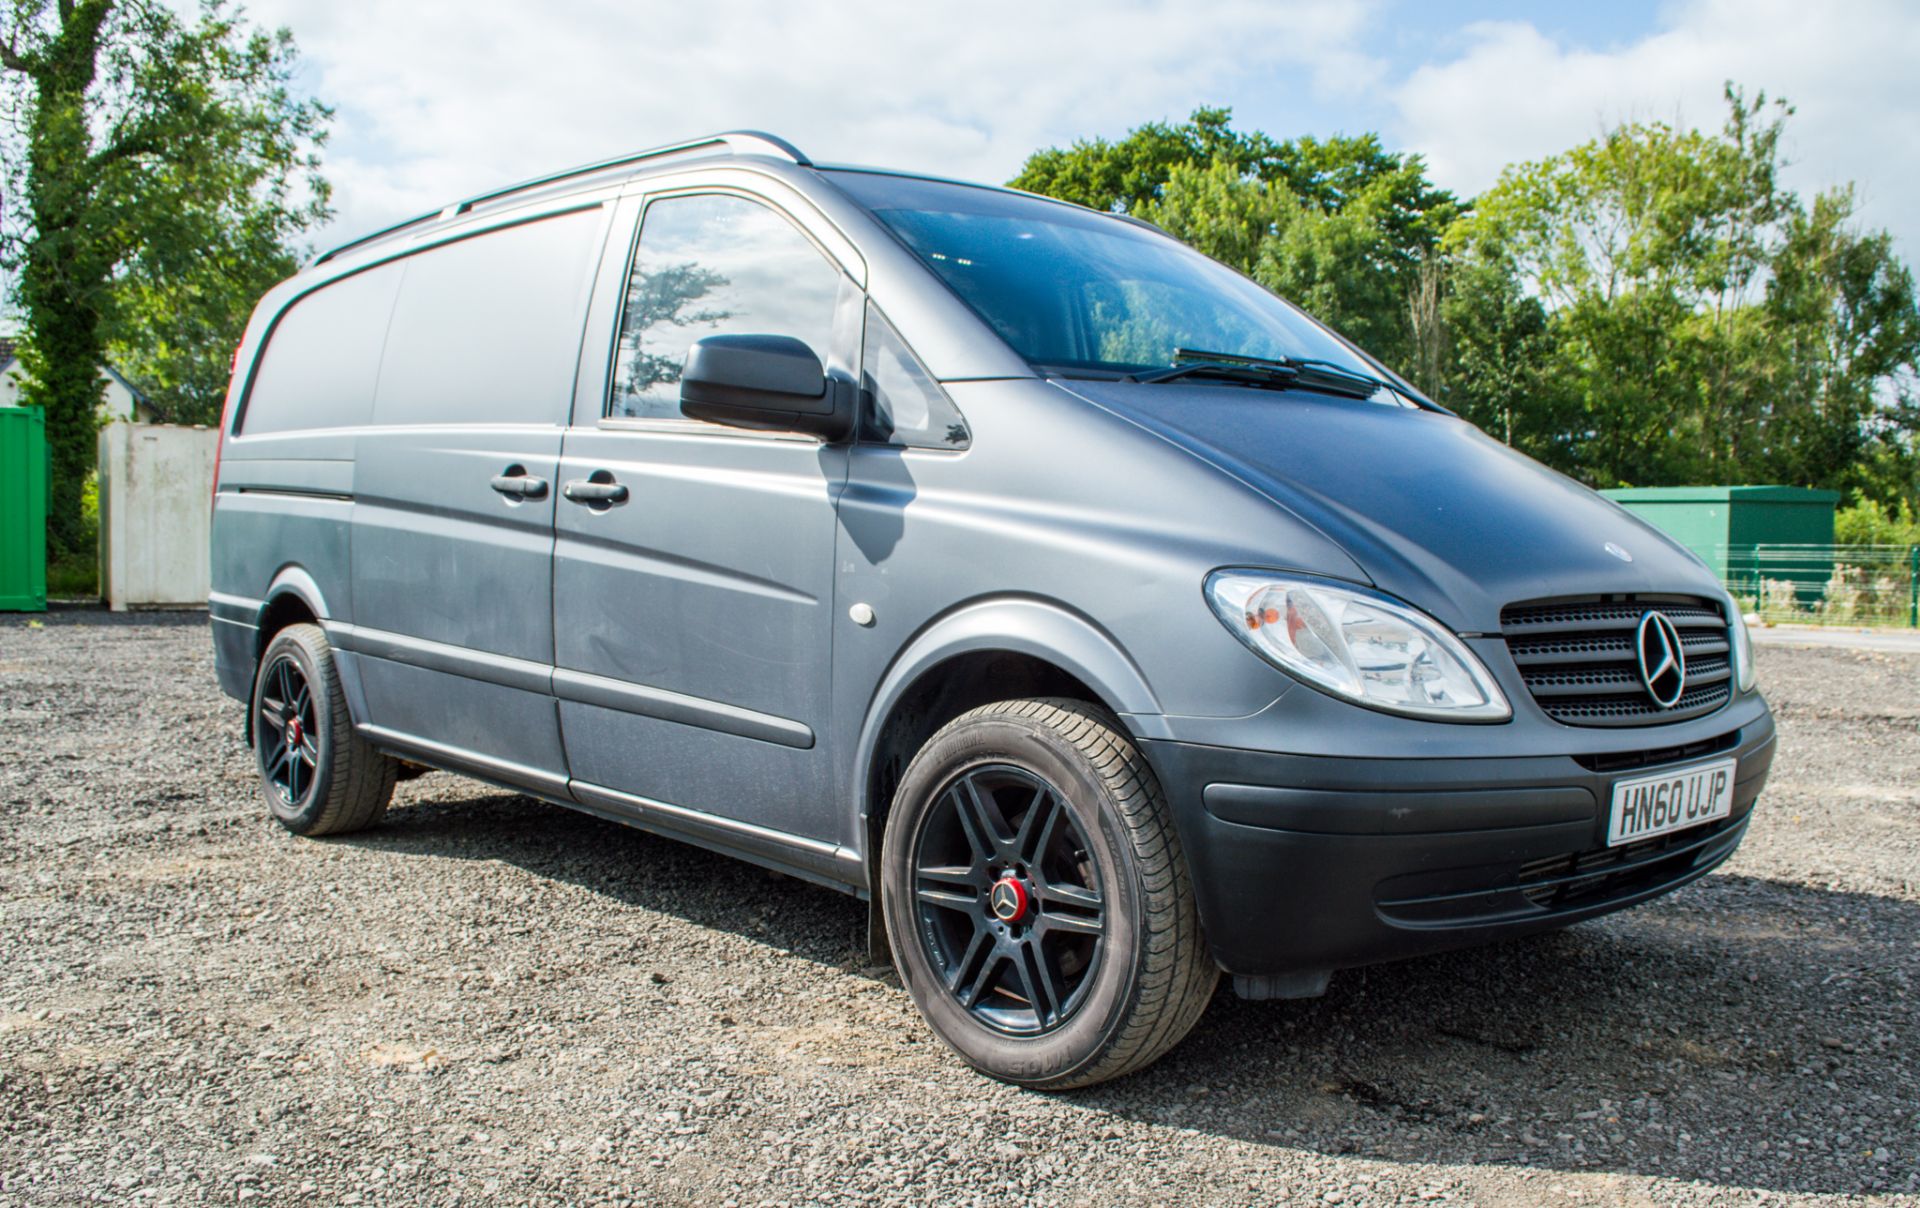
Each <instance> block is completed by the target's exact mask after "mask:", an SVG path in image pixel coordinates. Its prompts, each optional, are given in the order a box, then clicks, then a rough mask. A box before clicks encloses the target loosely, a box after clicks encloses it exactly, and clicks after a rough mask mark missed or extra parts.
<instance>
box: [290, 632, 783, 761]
mask: <svg viewBox="0 0 1920 1208" xmlns="http://www.w3.org/2000/svg"><path fill="white" fill-rule="evenodd" d="M324 624H325V625H326V628H327V638H328V640H329V641H331V642H332V643H333V644H334V645H336V646H338V647H339V648H340V649H342V650H346V651H349V652H351V653H353V654H359V655H365V656H367V657H368V658H377V659H387V660H389V661H391V662H395V663H405V664H407V665H409V666H413V667H424V668H426V669H427V670H429V671H439V672H443V673H445V674H447V675H458V676H461V677H463V678H465V679H473V680H481V681H483V682H485V683H489V684H499V685H501V686H502V687H506V688H518V689H519V690H520V691H522V692H538V693H542V694H546V693H552V694H553V695H554V696H557V697H559V698H560V699H561V700H570V701H575V702H578V703H580V704H583V705H598V706H600V707H601V708H603V709H618V710H619V711H620V712H622V713H635V714H638V715H639V716H641V717H657V718H659V719H660V720H661V721H671V722H678V723H679V724H681V725H684V726H698V727H700V728H701V729H703V730H718V731H719V732H720V733H722V734H737V735H739V736H740V737H742V738H753V739H758V740H759V741H761V742H773V743H779V744H780V745H781V746H783V747H795V748H797V749H799V750H802V751H805V750H810V749H812V747H813V731H812V730H811V729H809V728H808V727H807V726H806V725H804V724H803V723H801V722H797V721H792V720H790V719H788V718H785V717H775V716H774V715H773V714H771V713H760V712H756V711H755V710H752V709H743V708H741V707H740V706H738V705H728V704H723V703H721V702H720V701H714V700H707V699H705V698H704V697H698V696H687V695H685V694H684V693H680V692H669V691H667V690H666V689H665V688H649V687H646V686H645V685H643V684H629V683H626V682H624V681H622V680H616V679H608V678H607V677H606V676H603V675H589V674H587V673H586V672H584V671H556V670H554V669H553V668H552V667H549V666H548V665H547V664H545V663H535V662H531V661H529V660H527V659H515V658H508V657H506V656H505V655H499V654H486V653H484V652H481V651H477V650H468V649H466V648H465V647H462V646H450V645H448V644H446V643H445V642H429V641H426V640H424V639H422V638H410V637H406V636H404V635H401V634H397V633H388V632H386V631H385V630H380V629H368V628H365V627H364V626H359V625H346V624H342V623H341V622H339V621H327V622H324Z"/></svg>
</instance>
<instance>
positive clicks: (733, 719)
mask: <svg viewBox="0 0 1920 1208" xmlns="http://www.w3.org/2000/svg"><path fill="white" fill-rule="evenodd" d="M553 694H554V695H555V696H557V697H559V698H560V699H561V700H570V701H576V702H578V703H580V704H583V705H598V706H600V707H601V708H603V709H618V710H620V711H621V712H622V713H637V714H639V715H640V716H642V717H657V718H659V719H660V720H662V721H673V722H679V723H681V724H682V725H688V726H699V727H701V728H702V729H706V730H718V731H720V732H721V733H722V734H738V735H739V736H740V737H742V738H757V739H759V740H760V741H761V742H776V743H779V744H780V745H781V746H783V747H797V748H799V749H800V750H803V751H804V750H808V749H809V748H811V747H812V746H813V731H812V730H810V729H808V728H807V727H806V726H805V725H803V724H801V723H800V722H797V721H790V720H788V719H787V718H784V717H775V716H774V715H773V714H771V713H757V712H755V711H754V710H752V709H742V708H740V707H739V706H737V705H726V704H721V703H720V702H719V701H711V700H705V699H703V698H701V697H698V696H686V695H683V694H682V693H679V692H668V691H667V690H665V689H664V688H647V687H642V686H641V685H639V684H629V683H625V682H623V681H621V680H615V679H608V678H606V677H605V676H600V675H588V674H587V673H586V672H584V671H564V670H561V671H555V672H554V673H553Z"/></svg>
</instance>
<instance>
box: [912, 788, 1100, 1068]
mask: <svg viewBox="0 0 1920 1208" xmlns="http://www.w3.org/2000/svg"><path fill="white" fill-rule="evenodd" d="M913 868H914V877H915V890H914V895H915V899H916V902H917V914H918V919H919V924H920V926H919V928H918V931H919V934H920V941H921V944H922V945H923V947H924V950H925V953H926V956H927V960H928V962H929V963H930V964H931V965H932V966H933V968H934V969H935V970H936V972H937V973H938V975H939V977H940V979H941V982H942V984H943V985H944V987H945V989H946V991H947V992H948V993H949V994H952V995H953V996H954V997H955V999H956V1000H957V1001H958V1002H959V1004H960V1005H961V1006H962V1007H964V1008H965V1009H966V1010H967V1011H968V1013H970V1014H971V1015H972V1016H973V1017H974V1018H975V1019H977V1020H979V1021H980V1022H981V1023H982V1024H984V1025H986V1026H987V1027H989V1028H992V1029H994V1030H996V1031H999V1032H1004V1033H1007V1034H1009V1035H1014V1036H1032V1035H1037V1034H1039V1033H1043V1032H1047V1031H1050V1030H1052V1029H1053V1028H1056V1027H1058V1026H1060V1025H1061V1024H1062V1023H1064V1022H1066V1020H1067V1019H1069V1018H1070V1017H1071V1016H1072V1015H1073V1013H1074V1012H1075V1011H1076V1010H1078V1009H1079V1007H1080V1005H1081V1003H1082V1002H1083V1001H1084V999H1085V996H1086V990H1087V987H1088V986H1089V985H1091V984H1092V975H1093V973H1094V970H1095V968H1096V966H1097V965H1098V964H1099V961H1100V957H1101V953H1102V947H1103V941H1104V939H1105V937H1106V897H1105V894H1104V893H1103V892H1102V886H1101V883H1100V871H1099V868H1098V866H1097V865H1096V864H1095V863H1094V861H1093V859H1092V853H1091V848H1090V845H1089V844H1088V842H1087V838H1086V836H1085V835H1084V834H1082V833H1081V830H1080V823H1079V822H1078V821H1077V820H1076V819H1075V818H1074V816H1073V813H1072V811H1071V810H1069V809H1068V808H1067V807H1066V805H1065V803H1064V801H1063V800H1062V798H1061V795H1060V792H1059V790H1058V789H1056V788H1054V786H1053V785H1051V784H1048V783H1047V782H1046V781H1045V780H1043V779H1041V778H1040V777H1039V776H1037V775H1035V774H1034V773H1032V772H1030V771H1028V770H1026V769H1024V768H1018V767H1014V766H1012V765H1010V764H1000V763H993V764H986V765H983V766H980V767H976V768H972V769H969V770H967V771H965V772H963V773H961V774H960V775H959V776H957V777H955V778H954V779H953V780H952V781H950V782H949V783H948V784H947V786H946V788H945V789H944V790H942V791H941V792H940V794H939V796H938V800H937V804H936V805H935V806H934V808H933V809H932V810H930V811H928V813H927V816H926V819H925V822H924V824H923V826H922V827H921V830H920V833H919V835H918V837H917V842H916V844H915V851H914V856H913Z"/></svg>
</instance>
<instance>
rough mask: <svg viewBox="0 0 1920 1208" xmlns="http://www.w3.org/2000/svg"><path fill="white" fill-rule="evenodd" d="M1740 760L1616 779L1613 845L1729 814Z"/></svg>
mask: <svg viewBox="0 0 1920 1208" xmlns="http://www.w3.org/2000/svg"><path fill="white" fill-rule="evenodd" d="M1736 762H1737V761H1736V760H1732V759H1719V760H1715V761H1714V762H1713V763H1702V764H1696V765H1695V766H1693V767H1690V768H1677V769H1675V770H1673V771H1668V772H1661V773H1659V774H1658V775H1655V776H1635V777H1634V778H1633V779H1631V780H1619V781H1615V782H1614V786H1613V813H1612V815H1611V816H1610V817H1609V818H1608V821H1607V846H1608V847H1618V846H1619V845H1620V844H1622V843H1637V842H1639V841H1640V840H1641V839H1651V838H1652V837H1653V836H1655V835H1664V834H1667V833H1669V832H1671V831H1677V830H1685V829H1686V828H1687V827H1689V826H1699V825H1700V824H1701V823H1703V822H1712V821H1713V820H1714V819H1716V818H1725V817H1726V816H1727V815H1729V814H1731V813H1732V812H1733V769H1734V764H1735V763H1736Z"/></svg>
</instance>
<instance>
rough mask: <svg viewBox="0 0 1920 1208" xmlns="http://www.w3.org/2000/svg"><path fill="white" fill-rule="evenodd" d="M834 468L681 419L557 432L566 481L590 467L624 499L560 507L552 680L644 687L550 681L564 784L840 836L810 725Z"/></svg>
mask: <svg viewBox="0 0 1920 1208" xmlns="http://www.w3.org/2000/svg"><path fill="white" fill-rule="evenodd" d="M676 427H677V428H678V429H679V430H673V429H674V428H676ZM845 473H846V453H845V450H844V449H840V448H835V447H832V446H825V445H821V444H819V443H818V442H816V441H810V440H800V441H796V440H788V439H768V438H759V437H755V436H753V435H751V434H744V433H743V434H738V435H734V434H714V433H711V432H706V431H702V430H700V428H699V427H698V426H695V425H690V424H682V425H662V426H660V427H657V428H653V429H648V428H644V427H637V426H636V427H634V428H629V429H622V428H620V427H608V428H604V429H602V428H590V429H580V428H576V429H573V430H571V431H569V432H568V433H567V437H566V455H565V457H564V458H563V460H562V463H561V466H560V469H559V479H560V481H561V482H562V483H564V482H570V481H575V480H585V479H588V478H590V477H593V476H596V475H598V476H604V477H605V478H606V479H608V480H609V481H612V482H615V483H618V484H620V485H622V486H625V487H626V488H627V489H628V491H629V492H630V494H629V495H628V498H627V499H626V501H625V502H623V503H619V504H614V505H612V506H608V507H590V506H587V505H583V504H579V503H573V502H570V501H566V500H564V499H563V500H562V502H561V503H560V504H559V505H558V506H559V512H558V520H557V531H558V544H557V545H556V547H555V549H554V554H553V599H552V613H553V618H554V640H555V649H554V655H553V659H554V665H555V668H556V675H557V676H558V677H560V678H562V679H565V678H566V677H568V676H570V675H572V676H579V677H599V678H604V679H606V680H612V681H617V682H619V683H623V684H628V685H632V686H633V687H634V688H636V689H641V690H643V691H642V692H640V693H630V694H627V696H626V699H624V700H621V699H618V698H613V699H608V698H607V697H604V696H603V697H601V698H600V699H588V693H587V689H588V688H589V687H590V681H585V680H579V679H576V681H575V682H574V684H573V685H572V686H571V688H570V689H569V688H568V687H567V686H564V685H563V686H562V688H561V691H562V694H563V695H562V699H561V701H560V716H561V719H562V726H563V728H564V730H565V732H566V744H567V752H568V756H569V760H570V763H571V766H572V774H573V775H574V777H576V778H577V779H579V780H582V781H585V782H587V783H589V784H593V785H597V786H599V787H602V788H608V789H614V790H617V791H619V792H622V793H628V794H632V795H635V796H639V797H646V798H653V799H656V800H661V801H670V802H673V803H675V804H679V805H684V806H688V807H691V808H694V809H699V810H702V811H705V812H707V813H712V814H717V815H720V816H723V817H729V818H735V819H754V820H757V821H760V822H762V823H764V824H766V825H768V826H771V827H773V828H775V829H778V830H781V831H786V832H790V833H793V834H797V835H803V836H807V837H809V838H813V839H821V840H837V839H838V838H839V837H840V835H839V831H840V829H841V828H840V827H839V826H838V825H837V824H836V822H837V820H836V819H835V818H834V817H833V816H832V807H831V804H830V803H831V801H832V799H833V798H832V794H831V791H830V785H831V779H830V769H831V762H830V761H831V759H832V756H833V753H834V752H833V746H832V744H831V742H830V741H828V740H827V736H826V735H825V733H824V732H825V731H826V730H827V722H828V716H827V709H826V705H827V702H828V700H829V699H830V685H831V683H832V670H833V666H832V660H831V658H830V657H827V652H828V651H830V650H831V649H832V641H833V624H832V616H833V611H834V594H833V540H834V528H835V524H834V508H835V503H836V499H837V496H838V493H839V489H840V484H841V481H842V479H843V478H844V476H845ZM674 697H681V698H685V699H683V700H680V701H675V700H674V699H673V698H674ZM746 715H755V716H746Z"/></svg>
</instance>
